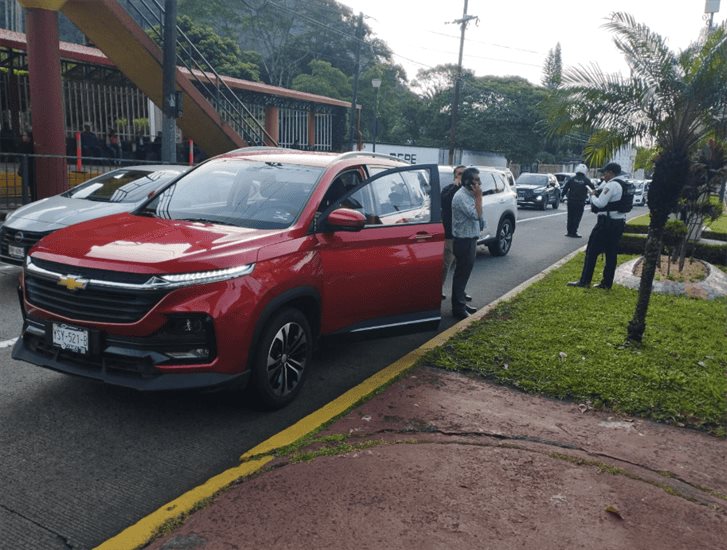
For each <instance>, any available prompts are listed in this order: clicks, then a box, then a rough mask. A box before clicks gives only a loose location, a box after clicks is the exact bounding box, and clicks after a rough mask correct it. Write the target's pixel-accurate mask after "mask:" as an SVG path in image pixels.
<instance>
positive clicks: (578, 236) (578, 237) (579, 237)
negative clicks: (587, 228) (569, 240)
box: [573, 233, 583, 239]
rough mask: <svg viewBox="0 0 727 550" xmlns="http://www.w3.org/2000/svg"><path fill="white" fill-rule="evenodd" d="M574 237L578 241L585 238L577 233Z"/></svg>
mask: <svg viewBox="0 0 727 550" xmlns="http://www.w3.org/2000/svg"><path fill="white" fill-rule="evenodd" d="M573 237H575V238H576V239H582V238H583V237H582V236H581V235H579V234H578V233H576V234H575V235H573Z"/></svg>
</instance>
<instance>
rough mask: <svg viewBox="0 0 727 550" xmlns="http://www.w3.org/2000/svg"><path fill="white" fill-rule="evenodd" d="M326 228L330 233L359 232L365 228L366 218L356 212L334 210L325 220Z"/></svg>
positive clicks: (346, 209)
mask: <svg viewBox="0 0 727 550" xmlns="http://www.w3.org/2000/svg"><path fill="white" fill-rule="evenodd" d="M325 223H326V227H327V229H329V230H332V231H361V230H362V229H363V228H364V227H365V226H366V216H364V215H363V214H362V213H361V212H359V211H358V210H352V209H350V208H336V209H335V210H334V211H333V212H331V213H330V214H329V215H328V217H327V218H326V222H325Z"/></svg>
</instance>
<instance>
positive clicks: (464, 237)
mask: <svg viewBox="0 0 727 550" xmlns="http://www.w3.org/2000/svg"><path fill="white" fill-rule="evenodd" d="M484 226H485V220H484V218H483V217H482V189H481V187H480V171H479V170H478V169H477V168H474V167H469V168H467V169H465V171H464V172H463V173H462V185H461V186H460V188H459V190H458V191H457V192H456V193H455V194H454V198H453V199H452V236H453V250H454V260H455V266H454V276H453V278H452V315H454V316H455V317H456V318H457V319H466V318H467V317H469V316H470V315H471V314H472V313H474V312H475V311H477V309H476V308H474V307H471V306H468V305H467V294H466V293H465V288H466V287H467V281H468V280H469V278H470V274H471V273H472V268H473V267H474V265H475V257H476V256H477V239H478V238H479V236H480V231H482V229H484Z"/></svg>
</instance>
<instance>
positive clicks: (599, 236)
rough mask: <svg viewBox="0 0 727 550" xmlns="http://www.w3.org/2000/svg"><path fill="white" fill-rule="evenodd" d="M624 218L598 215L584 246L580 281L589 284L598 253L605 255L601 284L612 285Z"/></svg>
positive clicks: (624, 222) (608, 286)
mask: <svg viewBox="0 0 727 550" xmlns="http://www.w3.org/2000/svg"><path fill="white" fill-rule="evenodd" d="M624 225H626V220H613V219H611V218H609V217H607V216H598V221H597V222H596V227H594V228H593V231H592V232H591V236H590V237H589V238H588V246H587V247H586V261H585V262H584V263H583V271H582V272H581V279H580V282H581V283H583V284H586V285H589V284H591V279H592V278H593V270H594V269H595V267H596V261H597V260H598V256H599V255H600V254H605V255H606V265H605V266H604V267H603V278H602V279H601V284H602V285H603V286H605V287H607V288H611V285H613V275H614V273H616V256H617V252H618V242H619V241H620V240H621V235H623V232H624Z"/></svg>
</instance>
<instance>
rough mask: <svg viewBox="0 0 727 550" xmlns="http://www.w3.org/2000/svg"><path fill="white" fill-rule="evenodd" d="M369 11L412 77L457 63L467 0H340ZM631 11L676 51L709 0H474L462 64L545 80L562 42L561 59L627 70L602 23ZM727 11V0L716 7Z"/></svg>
mask: <svg viewBox="0 0 727 550" xmlns="http://www.w3.org/2000/svg"><path fill="white" fill-rule="evenodd" d="M338 2H339V3H341V4H344V5H347V6H349V7H350V8H351V9H352V10H353V11H354V13H361V12H362V13H363V14H364V17H365V19H366V22H367V24H368V25H369V27H371V29H372V30H373V31H374V33H375V35H376V36H377V37H378V38H380V39H382V40H384V41H385V42H386V43H387V44H388V45H389V47H390V48H391V49H392V50H393V52H394V54H395V56H394V61H395V62H396V63H397V64H400V65H402V66H403V67H404V68H405V70H406V72H407V77H408V78H409V80H410V81H411V80H412V79H414V78H415V77H416V73H417V71H418V70H420V69H427V68H432V67H434V66H436V65H441V64H445V63H453V64H456V63H457V59H458V55H459V44H460V27H459V25H458V24H456V23H453V21H455V20H457V19H461V18H462V16H463V13H464V4H465V2H464V0H458V1H449V2H447V1H444V2H442V1H437V0H338ZM617 11H622V12H626V13H629V14H631V15H632V16H634V17H635V18H636V20H637V21H638V22H640V23H643V24H645V25H646V26H648V27H649V28H650V29H651V30H652V31H655V32H657V33H659V34H661V35H662V36H664V37H665V38H666V39H667V44H668V46H669V47H670V48H671V49H672V50H675V51H679V50H682V49H684V48H685V47H687V46H688V45H689V44H690V42H692V41H693V40H694V39H695V38H696V37H697V36H699V33H700V31H701V30H702V29H703V28H705V27H706V26H707V19H706V17H705V13H704V11H705V0H602V1H594V0H550V1H546V0H469V1H468V7H467V13H468V14H469V15H476V16H477V17H478V18H479V22H476V21H472V22H470V23H469V25H468V26H467V31H466V34H465V43H464V55H463V62H462V65H463V67H464V68H466V69H470V70H473V71H474V73H475V75H476V76H486V75H495V76H510V75H515V76H521V77H523V78H526V79H527V80H529V81H530V82H532V83H533V84H540V83H541V80H542V76H543V64H544V61H545V58H546V56H547V55H548V52H549V51H550V50H552V49H554V48H555V46H556V44H557V43H558V42H559V43H560V45H561V58H562V62H563V67H564V68H566V67H569V66H579V65H591V64H592V63H597V64H598V65H599V67H600V68H601V69H602V70H603V71H604V72H607V73H621V74H624V75H625V74H627V70H626V63H625V62H624V60H623V56H622V54H621V53H620V52H619V51H618V50H617V49H616V47H615V46H614V44H613V35H612V34H611V33H610V31H608V30H606V29H604V28H603V27H602V26H603V24H604V23H606V21H607V20H608V16H609V14H610V13H612V12H617ZM726 16H727V0H723V1H722V2H721V9H720V11H719V12H717V13H715V15H714V23H715V24H718V23H721V22H723V21H724V20H725V17H726Z"/></svg>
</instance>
